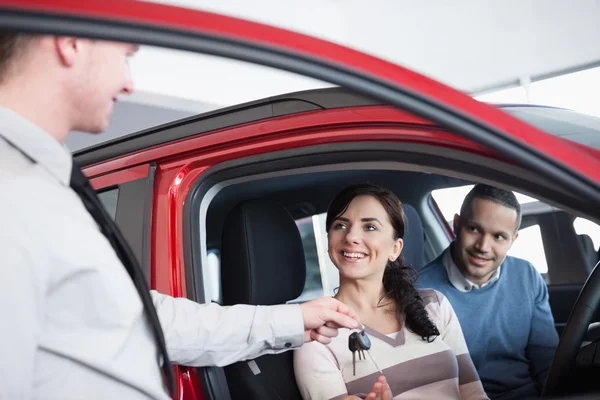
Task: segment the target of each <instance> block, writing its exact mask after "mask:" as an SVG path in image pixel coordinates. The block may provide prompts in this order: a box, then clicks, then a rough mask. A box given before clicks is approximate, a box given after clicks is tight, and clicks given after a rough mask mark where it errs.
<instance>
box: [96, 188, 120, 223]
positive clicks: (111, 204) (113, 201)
mask: <svg viewBox="0 0 600 400" xmlns="http://www.w3.org/2000/svg"><path fill="white" fill-rule="evenodd" d="M98 198H99V199H100V203H102V205H103V206H104V208H106V211H107V212H108V215H110V217H111V218H112V219H113V220H114V219H115V217H116V215H117V201H118V200H119V188H113V189H108V190H103V191H100V192H98Z"/></svg>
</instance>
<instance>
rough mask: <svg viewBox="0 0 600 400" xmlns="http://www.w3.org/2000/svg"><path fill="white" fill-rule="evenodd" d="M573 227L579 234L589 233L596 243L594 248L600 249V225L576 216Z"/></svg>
mask: <svg viewBox="0 0 600 400" xmlns="http://www.w3.org/2000/svg"><path fill="white" fill-rule="evenodd" d="M573 227H574V228H575V232H576V233H577V234H578V235H588V236H589V237H590V238H591V239H592V242H593V243H594V249H595V250H598V249H600V225H598V224H596V223H594V222H592V221H590V220H588V219H585V218H579V217H577V218H575V221H573Z"/></svg>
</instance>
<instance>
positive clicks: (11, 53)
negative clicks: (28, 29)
mask: <svg viewBox="0 0 600 400" xmlns="http://www.w3.org/2000/svg"><path fill="white" fill-rule="evenodd" d="M39 37H40V36H39V35H34V34H26V33H21V32H13V31H6V30H0V82H2V81H3V80H4V79H5V78H6V76H7V75H8V73H9V69H10V67H11V64H12V63H13V62H14V61H15V60H16V59H17V58H19V57H20V56H21V55H23V54H24V53H25V52H26V51H27V50H28V49H29V47H30V45H31V44H32V43H33V42H34V41H35V40H37V39H38V38H39Z"/></svg>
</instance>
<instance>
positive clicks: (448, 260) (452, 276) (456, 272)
mask: <svg viewBox="0 0 600 400" xmlns="http://www.w3.org/2000/svg"><path fill="white" fill-rule="evenodd" d="M451 248H452V245H450V246H449V247H448V248H447V249H446V250H444V254H443V255H442V262H443V264H444V267H445V268H446V272H447V273H448V279H449V280H450V283H452V286H454V287H455V288H456V289H457V290H458V291H460V292H463V293H467V292H470V291H472V290H479V289H483V288H484V287H486V286H488V285H490V284H492V283H494V282H496V281H497V280H498V279H500V270H501V269H502V265H500V266H499V267H498V268H497V269H496V270H495V271H494V273H493V274H492V276H491V278H490V279H489V280H488V281H487V282H485V283H484V284H483V285H481V286H480V285H477V284H475V283H473V282H471V281H470V280H468V279H467V278H465V276H464V275H463V273H462V272H461V271H460V269H459V268H458V266H457V265H456V263H455V262H454V260H453V259H452V251H451Z"/></svg>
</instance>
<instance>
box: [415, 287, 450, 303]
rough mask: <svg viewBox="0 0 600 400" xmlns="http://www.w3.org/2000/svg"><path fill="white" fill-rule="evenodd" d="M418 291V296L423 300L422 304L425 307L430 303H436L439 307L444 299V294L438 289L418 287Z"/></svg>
mask: <svg viewBox="0 0 600 400" xmlns="http://www.w3.org/2000/svg"><path fill="white" fill-rule="evenodd" d="M418 291H419V296H420V297H421V300H423V305H424V306H425V307H427V306H428V305H430V304H433V305H437V306H438V307H440V306H441V305H442V302H443V301H444V299H445V297H444V295H443V294H442V293H441V292H440V291H437V290H435V289H431V288H423V289H418Z"/></svg>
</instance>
